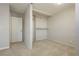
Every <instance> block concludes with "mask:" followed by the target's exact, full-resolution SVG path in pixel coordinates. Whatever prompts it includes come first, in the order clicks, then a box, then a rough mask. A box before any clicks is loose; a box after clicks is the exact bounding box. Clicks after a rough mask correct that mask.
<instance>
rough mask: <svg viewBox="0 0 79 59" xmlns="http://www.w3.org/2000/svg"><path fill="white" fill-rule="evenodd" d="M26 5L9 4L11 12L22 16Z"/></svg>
mask: <svg viewBox="0 0 79 59" xmlns="http://www.w3.org/2000/svg"><path fill="white" fill-rule="evenodd" d="M27 5H28V4H27V3H10V9H11V11H14V12H17V13H20V14H23V13H24V11H25V10H26V8H27Z"/></svg>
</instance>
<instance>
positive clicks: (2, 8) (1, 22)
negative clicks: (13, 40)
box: [0, 4, 9, 49]
mask: <svg viewBox="0 0 79 59" xmlns="http://www.w3.org/2000/svg"><path fill="white" fill-rule="evenodd" d="M4 48H9V4H0V49H4Z"/></svg>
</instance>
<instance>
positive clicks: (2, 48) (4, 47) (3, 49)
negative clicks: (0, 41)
mask: <svg viewBox="0 0 79 59" xmlns="http://www.w3.org/2000/svg"><path fill="white" fill-rule="evenodd" d="M8 48H9V46H8V47H3V48H0V50H4V49H8Z"/></svg>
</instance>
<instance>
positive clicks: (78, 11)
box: [75, 3, 79, 56]
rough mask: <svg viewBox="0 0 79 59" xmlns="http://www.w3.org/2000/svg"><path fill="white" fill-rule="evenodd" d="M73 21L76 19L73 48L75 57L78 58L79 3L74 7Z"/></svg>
mask: <svg viewBox="0 0 79 59" xmlns="http://www.w3.org/2000/svg"><path fill="white" fill-rule="evenodd" d="M75 19H76V40H75V43H76V45H75V48H76V52H77V53H76V55H78V56H79V3H76V6H75Z"/></svg>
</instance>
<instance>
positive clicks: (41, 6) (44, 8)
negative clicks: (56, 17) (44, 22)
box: [10, 3, 74, 16]
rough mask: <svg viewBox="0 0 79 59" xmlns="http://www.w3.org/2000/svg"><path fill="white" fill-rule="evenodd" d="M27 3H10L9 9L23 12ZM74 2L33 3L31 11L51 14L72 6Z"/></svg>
mask: <svg viewBox="0 0 79 59" xmlns="http://www.w3.org/2000/svg"><path fill="white" fill-rule="evenodd" d="M27 5H28V4H27V3H11V4H10V7H11V11H15V12H17V13H21V14H22V13H24V11H25V10H26V8H27ZM73 5H74V4H72V3H70V4H68V3H65V4H60V5H58V4H56V3H33V11H36V12H39V13H42V14H45V15H48V16H50V15H53V14H55V13H57V12H58V11H60V10H62V9H64V8H66V7H70V6H73Z"/></svg>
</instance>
